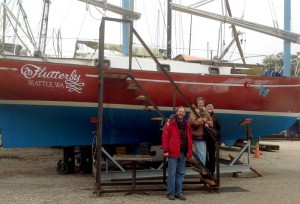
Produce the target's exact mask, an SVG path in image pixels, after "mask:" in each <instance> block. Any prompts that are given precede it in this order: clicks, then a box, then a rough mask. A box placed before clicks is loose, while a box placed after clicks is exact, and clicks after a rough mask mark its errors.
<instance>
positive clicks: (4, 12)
mask: <svg viewBox="0 0 300 204" xmlns="http://www.w3.org/2000/svg"><path fill="white" fill-rule="evenodd" d="M3 3H4V5H6V0H4V2H3ZM5 24H6V7H5V6H3V35H2V46H1V50H0V52H1V54H3V55H4V44H5Z"/></svg>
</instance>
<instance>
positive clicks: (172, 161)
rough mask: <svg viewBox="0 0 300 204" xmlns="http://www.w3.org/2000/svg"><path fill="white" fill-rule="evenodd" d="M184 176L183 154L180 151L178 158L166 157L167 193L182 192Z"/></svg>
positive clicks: (176, 193) (178, 193)
mask: <svg viewBox="0 0 300 204" xmlns="http://www.w3.org/2000/svg"><path fill="white" fill-rule="evenodd" d="M184 176H185V155H184V154H183V153H180V157H179V158H175V157H168V180H167V182H168V183H167V193H166V194H167V195H171V194H173V195H174V194H175V195H177V196H179V195H180V194H182V186H183V180H184Z"/></svg>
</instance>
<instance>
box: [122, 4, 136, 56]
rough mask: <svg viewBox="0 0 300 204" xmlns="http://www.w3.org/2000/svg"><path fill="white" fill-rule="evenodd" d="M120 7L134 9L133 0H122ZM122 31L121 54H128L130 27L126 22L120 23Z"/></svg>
mask: <svg viewBox="0 0 300 204" xmlns="http://www.w3.org/2000/svg"><path fill="white" fill-rule="evenodd" d="M122 8H124V9H128V10H131V11H133V10H134V0H122ZM123 19H127V20H128V18H127V17H126V16H123ZM122 32H123V35H122V37H123V46H122V53H123V55H128V53H129V50H128V49H129V48H128V45H129V42H128V41H129V32H130V27H129V24H128V23H125V22H123V23H122Z"/></svg>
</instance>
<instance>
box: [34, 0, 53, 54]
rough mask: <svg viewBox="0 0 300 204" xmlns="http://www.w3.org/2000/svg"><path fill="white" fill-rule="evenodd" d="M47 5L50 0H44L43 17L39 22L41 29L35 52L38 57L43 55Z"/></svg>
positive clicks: (46, 26) (45, 37) (45, 39)
mask: <svg viewBox="0 0 300 204" xmlns="http://www.w3.org/2000/svg"><path fill="white" fill-rule="evenodd" d="M49 6H50V0H44V8H43V17H42V22H41V31H40V38H39V47H38V51H37V52H35V55H36V56H38V57H41V56H44V55H45V49H46V41H47V30H48V17H49Z"/></svg>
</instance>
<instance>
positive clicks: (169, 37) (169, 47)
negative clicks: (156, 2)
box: [167, 0, 172, 59]
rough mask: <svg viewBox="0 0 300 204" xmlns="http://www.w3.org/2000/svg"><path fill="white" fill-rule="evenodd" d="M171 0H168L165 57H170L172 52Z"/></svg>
mask: <svg viewBox="0 0 300 204" xmlns="http://www.w3.org/2000/svg"><path fill="white" fill-rule="evenodd" d="M171 4H172V0H168V13H167V15H168V19H167V20H168V22H167V24H168V25H167V58H168V59H171V54H172V9H171Z"/></svg>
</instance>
